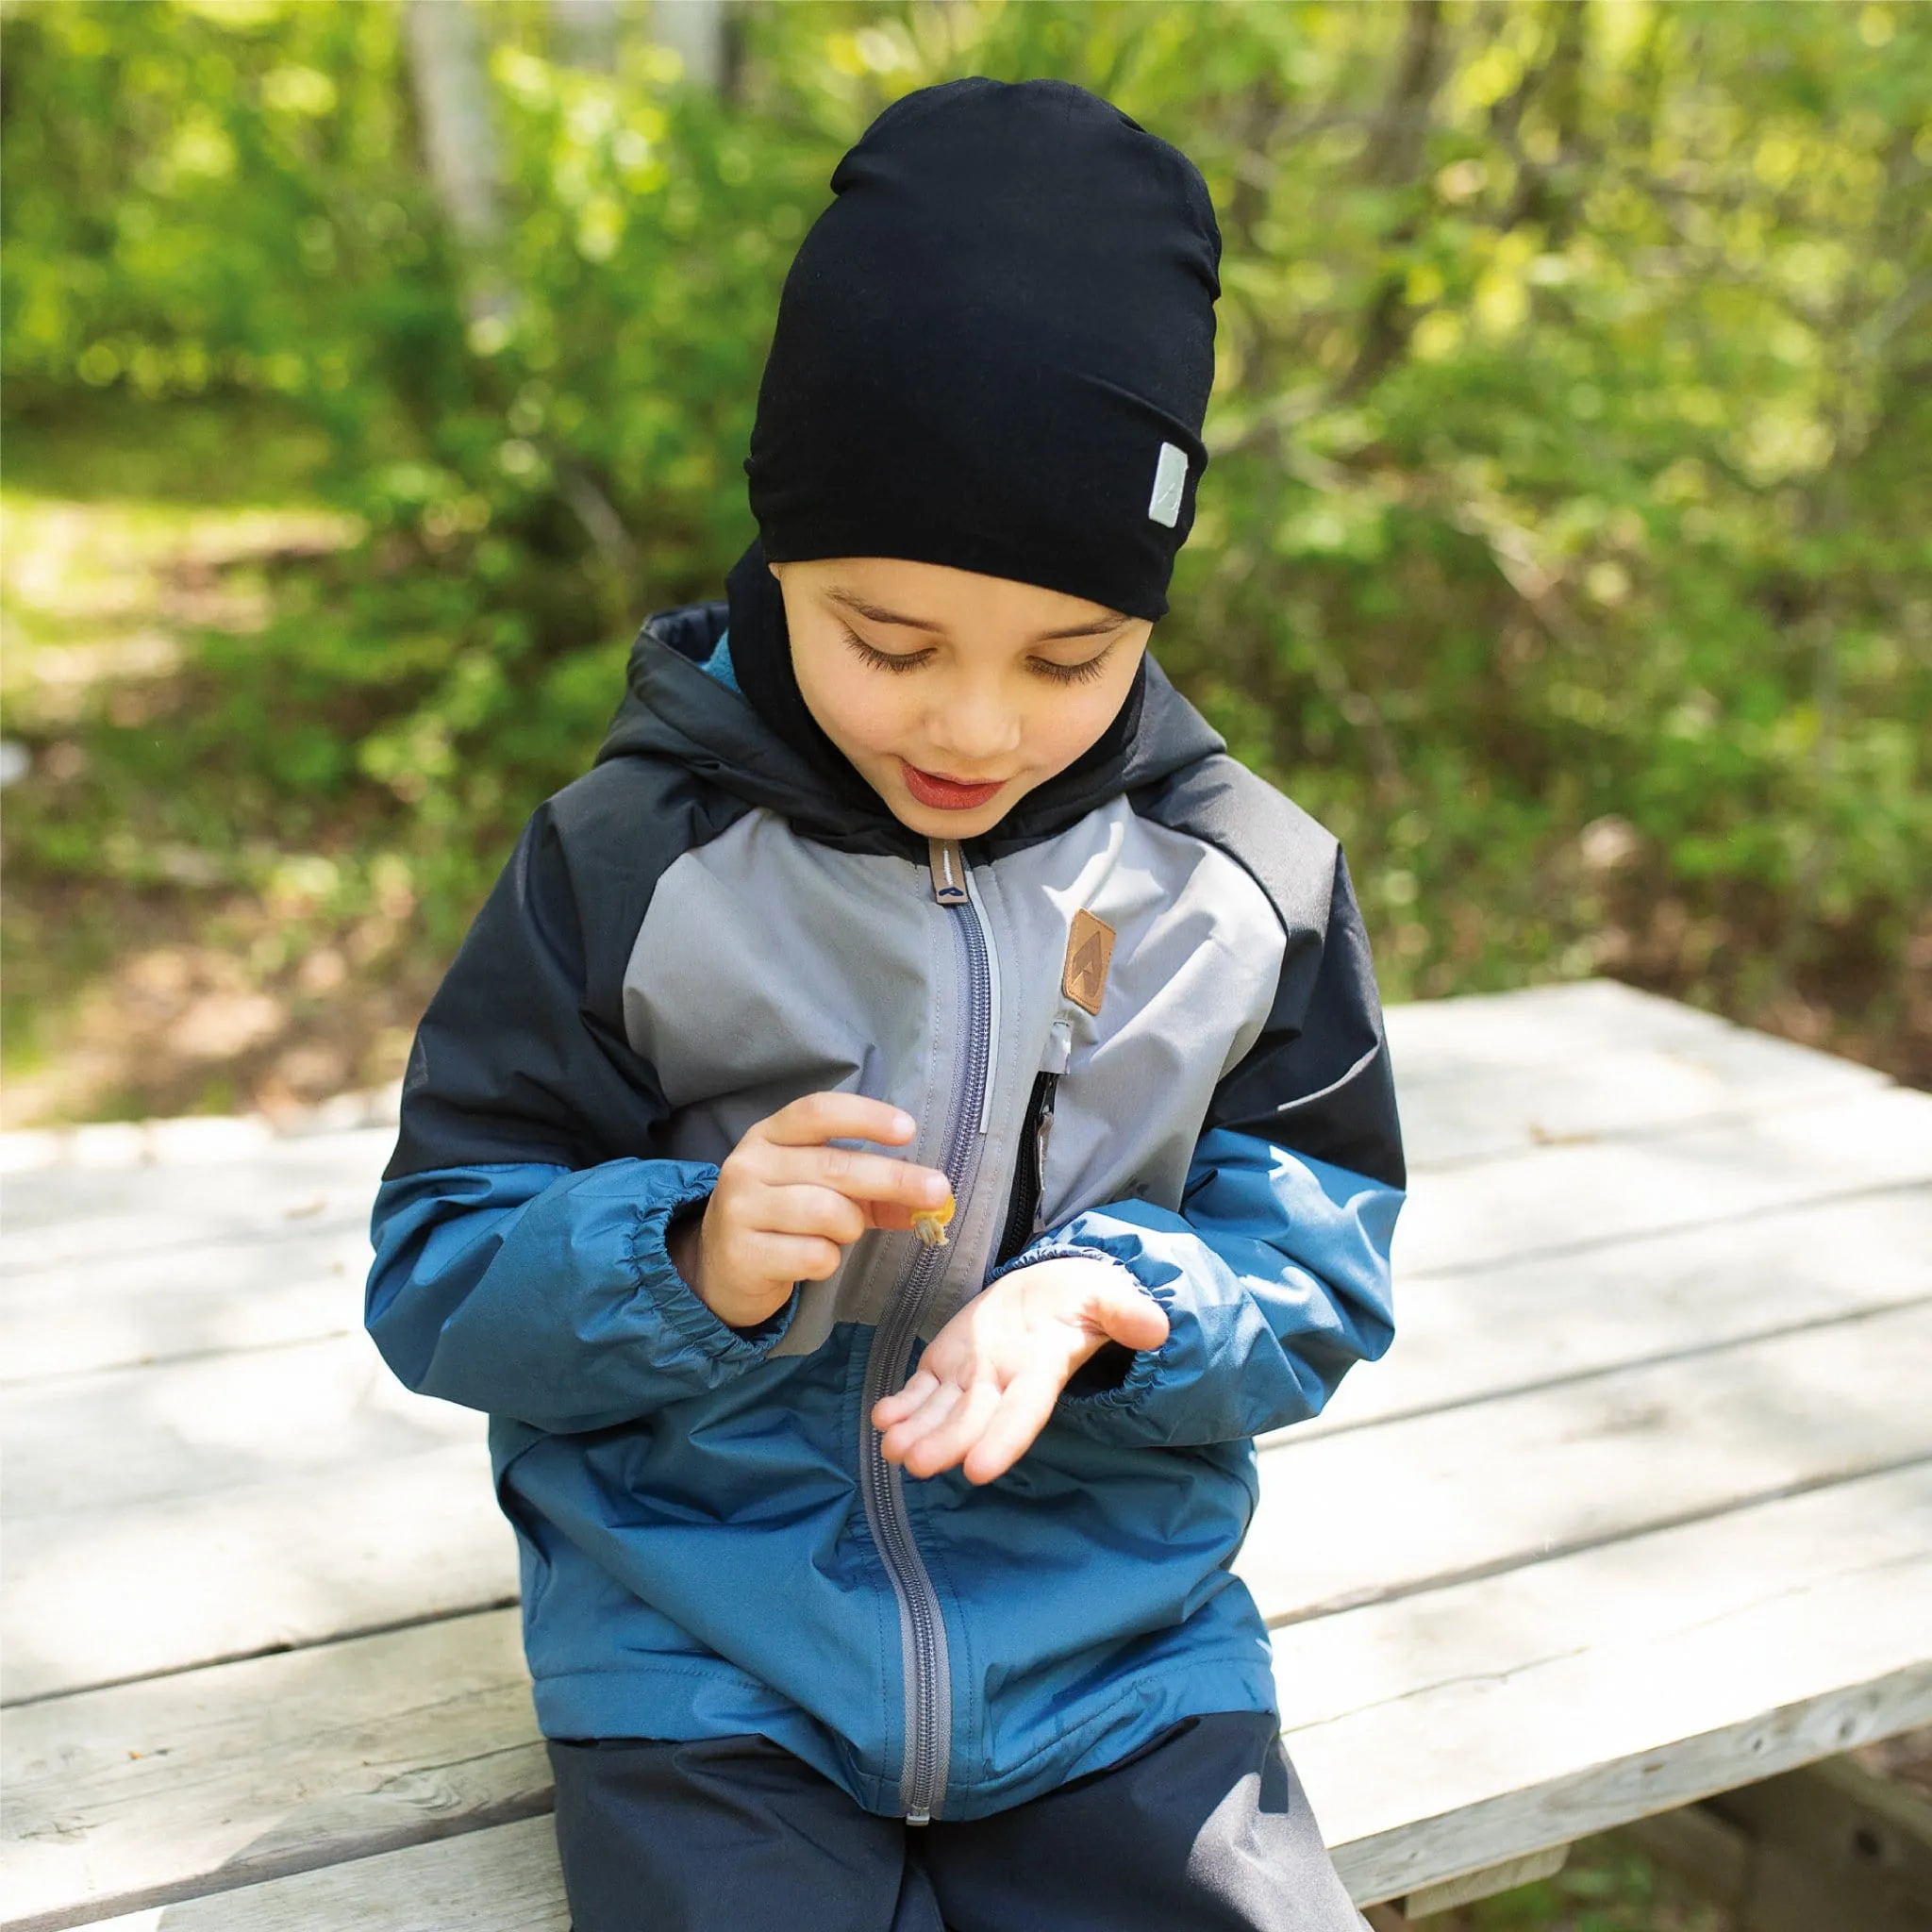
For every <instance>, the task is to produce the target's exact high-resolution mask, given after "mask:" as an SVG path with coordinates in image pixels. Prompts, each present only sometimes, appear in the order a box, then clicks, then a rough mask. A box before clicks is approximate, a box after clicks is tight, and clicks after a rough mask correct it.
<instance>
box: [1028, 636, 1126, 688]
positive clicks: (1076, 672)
mask: <svg viewBox="0 0 1932 1932" xmlns="http://www.w3.org/2000/svg"><path fill="white" fill-rule="evenodd" d="M1112 655H1113V646H1112V645H1111V644H1109V645H1108V647H1107V649H1106V650H1104V651H1102V652H1101V653H1100V654H1099V656H1098V657H1094V658H1085V659H1083V660H1082V661H1081V662H1080V663H1078V664H1056V663H1055V662H1054V661H1053V660H1052V659H1051V658H1027V660H1026V662H1027V665H1028V666H1029V668H1030V669H1032V670H1034V671H1036V672H1038V673H1039V675H1041V677H1044V678H1046V679H1048V680H1049V681H1050V682H1052V683H1054V684H1091V682H1092V681H1093V680H1094V679H1095V678H1096V677H1098V676H1099V675H1100V674H1101V672H1102V671H1103V670H1105V669H1106V667H1107V660H1108V658H1110V657H1111V656H1112Z"/></svg>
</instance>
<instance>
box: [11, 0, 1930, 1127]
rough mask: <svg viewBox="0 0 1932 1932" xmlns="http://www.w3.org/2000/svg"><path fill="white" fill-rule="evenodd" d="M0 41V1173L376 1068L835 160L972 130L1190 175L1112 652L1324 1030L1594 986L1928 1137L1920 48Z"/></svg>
mask: <svg viewBox="0 0 1932 1932" xmlns="http://www.w3.org/2000/svg"><path fill="white" fill-rule="evenodd" d="M700 13H701V14H702V15H703V21H699V20H698V19H697V16H698V15H699V14H700ZM713 18H716V19H718V20H720V21H722V38H721V39H719V40H718V41H717V42H716V45H715V47H714V49H713V50H712V55H711V56H710V57H707V56H706V54H705V52H704V49H703V47H702V45H696V47H695V51H694V44H695V43H694V42H693V41H692V36H691V28H692V27H693V25H703V24H704V23H705V22H708V21H710V20H711V19H713ZM0 35H4V101H0V112H4V153H0V165H4V170H5V177H6V181H7V194H6V198H5V203H4V208H0V217H4V246H5V252H6V277H5V282H4V285H0V328H4V334H0V356H4V368H5V376H6V386H5V393H4V404H5V415H6V438H7V440H6V446H5V453H6V509H7V515H8V525H9V526H10V527H9V535H8V544H7V551H8V561H7V564H6V568H5V583H4V591H5V597H6V609H5V614H6V620H7V625H8V653H7V670H6V674H5V675H6V686H5V696H6V699H7V703H8V724H7V732H8V742H9V751H8V774H9V776H10V778H11V782H10V784H9V786H8V792H7V806H8V810H7V814H6V841H7V849H6V857H7V866H8V911H7V926H6V944H7V949H8V950H7V962H6V963H7V1005H8V1022H9V1024H8V1066H9V1072H10V1074H11V1076H12V1077H11V1079H10V1080H9V1100H8V1115H9V1118H10V1119H12V1120H15V1121H18V1120H23V1119H29V1118H37V1117H38V1118H53V1117H59V1116H62V1115H71V1114H74V1113H76V1112H82V1113H89V1112H92V1113H99V1112H116V1111H120V1112H150V1111H156V1110H178V1109H182V1108H203V1107H213V1108H221V1107H230V1106H237V1105H246V1104H258V1105H270V1106H273V1105H275V1104H277V1103H279V1102H283V1101H289V1100H299V1099H303V1098H308V1097H313V1096H314V1095H316V1094H318V1093H320V1092H323V1091H329V1090H331V1089H333V1088H335V1087H339V1086H342V1085H348V1084H357V1083H367V1082H372V1081H375V1080H378V1079H382V1078H386V1077H389V1076H390V1075H391V1074H393V1073H394V1072H395V1071H396V1069H397V1068H398V1066H399V1064H400V1058H401V1055H402V1052H403V1050H404V1048H405V1046H406V1044H407V1039H408V1030H409V1027H410V1025H411V1024H412V1023H413V1019H414V1016H415V1013H416V1012H417V1010H419V1009H420V1005H421V1001H422V1000H423V998H424V997H425V996H426V993H427V991H429V989H430V988H431V987H432V986H433V985H434V982H435V978H436V976H437V974H438V972H439V971H440V969H441V963H442V962H443V960H444V959H446V958H447V956H448V954H449V952H450V951H451V950H452V949H453V947H454V945H455V943H456V941H458V938H459V937H460V935H461V932H462V930H463V928H464V926H465V924H466V923H467V921H468V918H469V916H470V914H471V913H472V911H473V910H474V908H475V905H476V903H477V902H478V900H479V899H480V897H481V895H482V893H483V892H484V891H485V890H486V889H487V887H488V884H489V881H490V879H491V877H492V876H493V874H494V872H495V870H496V868H497V867H498V866H499V864H500V863H501V861H502V859H503V857H504V856H505V853H506V851H507V849H508V844H509V842H510V841H511V840H512V839H513V837H514V835H515V832H516V829H517V827H518V825H519V824H521V822H522V820H523V819H524V817H525V815H526V813H527V812H528V811H529V810H530V808H532V806H533V805H534V804H535V803H536V802H537V801H538V800H539V799H540V798H541V797H542V796H543V795H544V794H545V793H546V792H548V791H551V790H553V789H554V788H556V787H557V786H558V785H559V784H561V783H563V782H565V781H566V780H567V779H569V778H570V777H572V776H573V775H575V774H576V773H577V772H579V771H580V770H582V769H583V767H584V766H585V764H586V763H587V761H588V760H589V758H590V757H591V754H592V753H593V751H594V750H595V747H596V744H597V742H598V740H599V737H600V735H601V731H602V728H603V726H604V724H605V722H606V720H607V719H608V715H609V713H610V711H611V709H612V708H613V707H614V705H615V703H616V700H617V697H618V695H619V692H620V688H621V680H622V669H623V662H624V657H625V649H626V645H627V642H628V639H629V637H630V635H631V633H632V631H633V630H634V629H635V627H636V625H637V624H638V622H639V621H640V620H641V618H642V617H643V616H644V615H645V614H647V613H648V612H650V611H651V610H654V609H658V608H664V607H666V606H669V605H672V604H675V603H678V602H682V601H687V600H691V599H695V598H701V597H709V596H719V595H722V594H723V591H722V579H723V574H724V570H725V569H726V567H727V566H728V565H729V563H730V562H731V561H732V559H733V558H735V557H736V555H737V554H738V552H739V550H740V549H741V547H742V545H743V543H744V542H745V541H748V539H749V537H750V536H751V534H752V525H751V523H750V518H749V515H748V512H747V510H746V508H745V502H744V482H743V475H742V472H741V458H742V456H743V453H744V449H745V446H746V441H747V438H748V435H749V429H750V424H751V417H752V411H753V406H754V402H755V398H756V391H757V384H758V373H759V369H760V367H761V364H762V358H763V353H764V348H765V344H766V341H767V340H768V336H769V331H770V327H771V323H772V319H773V316H774V311H775V305H776V299H777V293H778V289H779V285H780V283H781V281H782V278H783V275H784V272H785V269H786V267H787V266H788V264H789V262H790V260H791V254H792V251H793V249H794V248H795V246H796V244H797V242H798V240H799V239H800V237H801V236H802V235H803V234H804V232H805V230H806V228H807V226H808V225H809V224H810V222H811V221H812V220H813V219H814V217H815V216H816V214H817V213H818V211H819V209H820V208H822V207H823V206H824V203H825V201H826V199H827V198H828V189H827V185H826V184H827V181H828V177H829V175H830V173H831V170H832V167H833V164H834V163H835V161H836V160H837V158H838V157H839V155H840V154H841V152H842V151H843V150H844V148H845V147H846V146H848V145H849V144H850V143H851V142H853V141H854V140H855V139H856V138H857V137H858V134H859V133H860V132H861V131H862V130H863V128H864V127H865V125H866V124H867V123H868V122H869V121H870V120H871V118H872V117H873V116H874V114H875V113H876V112H877V111H878V110H879V109H880V108H883V107H884V106H885V105H886V104H887V103H888V102H889V101H891V99H893V98H895V97H896V96H898V95H899V94H901V93H903V92H907V91H909V90H910V89H913V88H916V87H921V86H924V85H926V84H928V83H930V82H933V81H936V80H942V79H946V78H950V77H952V76H955V75H963V74H974V73H980V74H990V75H996V76H999V77H1002V78H1008V79H1017V78H1024V77H1028V76H1036V75H1058V76H1061V77H1065V78H1068V79H1071V80H1075V81H1078V82H1080V83H1081V84H1083V85H1085V86H1087V87H1090V88H1092V89H1094V90H1095V91H1097V92H1101V93H1103V94H1104V95H1106V96H1107V97H1108V98H1109V99H1111V100H1113V101H1115V102H1116V103H1118V104H1119V105H1120V106H1121V107H1122V108H1124V109H1125V110H1126V111H1127V112H1128V113H1130V114H1131V115H1133V116H1134V117H1135V118H1136V119H1137V120H1139V121H1141V123H1142V124H1143V125H1146V126H1147V127H1149V128H1151V129H1152V130H1154V131H1155V132H1157V133H1158V134H1161V135H1163V136H1164V137H1166V138H1167V139H1169V140H1171V141H1173V142H1175V143H1176V144H1178V145H1179V146H1181V147H1182V148H1184V149H1185V150H1186V151H1187V152H1188V153H1189V154H1190V155H1191V156H1192V157H1193V158H1194V159H1195V160H1196V161H1197V162H1198V163H1199V165H1200V166H1201V168H1202V169H1203V171H1204V173H1205V174H1206V175H1207V176H1208V182H1209V185H1210V187H1211V189H1212V191H1213V193H1214V197H1215V202H1216V206H1217V208H1219V210H1220V213H1221V220H1222V226H1223V231H1224V241H1225V257H1224V268H1223V275H1224V290H1225V292H1224V299H1223V302H1222V305H1221V332H1220V339H1219V340H1220V369H1219V375H1218V377H1217V383H1216V389H1215V394H1214V401H1213V405H1212V408H1211V411H1210V416H1209V424H1208V440H1209V446H1210V449H1211V450H1212V451H1213V453H1214V454H1213V461H1212V465H1211V467H1210V469H1209V471H1208V477H1207V479H1206V483H1205V485H1204V488H1203V491H1202V494H1201V509H1200V515H1199V520H1198V522H1197V525H1196V526H1195V530H1194V533H1193V536H1192V539H1191V542H1190V544H1189V546H1188V548H1187V549H1186V550H1185V551H1184V552H1183V553H1182V557H1181V560H1180V565H1179V569H1178V572H1177V575H1176V582H1175V585H1174V593H1173V605H1174V614H1173V615H1172V616H1171V617H1170V618H1169V619H1168V620H1166V621H1164V622H1163V623H1162V625H1160V626H1159V628H1158V633H1157V638H1156V647H1157V649H1158V652H1159V655H1160V656H1161V658H1162V660H1163V662H1164V663H1165V664H1166V665H1167V667H1168V668H1169V670H1170V671H1171V672H1172V673H1173V674H1174V675H1175V676H1176V678H1177V679H1178V681H1179V682H1180V683H1181V684H1182V685H1183V687H1184V688H1185V689H1186V690H1188V691H1189V692H1190V693H1191V695H1192V696H1193V697H1194V698H1195V700H1196V701H1197V702H1198V703H1199V704H1200V705H1201V706H1202V707H1203V708H1204V709H1205V710H1206V711H1207V712H1208V716H1209V717H1210V718H1211V719H1212V720H1213V721H1214V723H1215V724H1217V725H1218V726H1219V727H1220V728H1221V729H1222V730H1223V731H1224V732H1225V733H1226V734H1227V736H1228V738H1229V740H1230V742H1231V744H1232V746H1233V748H1234V749H1235V750H1236V751H1237V753H1238V754H1240V755H1241V757H1243V758H1246V759H1248V760H1249V761H1250V762H1252V763H1254V764H1255V765H1256V766H1257V767H1258V768H1259V769H1261V770H1263V771H1265V772H1266V773H1268V774H1270V775H1271V776H1273V777H1274V778H1275V779H1276V780H1277V781H1278V782H1280V783H1281V784H1283V785H1284V786H1285V787H1286V788H1287V789H1288V790H1289V791H1291V792H1292V793H1293V795H1294V796H1296V797H1297V798H1298V799H1299V800H1300V801H1301V802H1302V803H1303V804H1305V805H1306V806H1307V808H1309V809H1310V810H1312V811H1313V812H1315V813H1316V814H1317V815H1318V816H1320V817H1322V818H1324V820H1326V821H1327V823H1328V824H1331V825H1332V826H1333V827H1334V828H1335V829H1336V830H1337V831H1338V832H1339V833H1340V834H1341V836H1342V838H1343V839H1344V840H1345V841H1346V842H1347V844H1348V847H1349V851H1350V855H1351V861H1352V864H1353V866H1354V869H1355V871H1356V874H1357V880H1358V882H1359V884H1360V886H1361V889H1362V892H1363V897H1364V902H1365V905H1366V907H1367V908H1368V911H1369V914H1370V917H1371V920H1372V924H1373V928H1374V940H1375V944H1376V949H1377V959H1378V964H1379V967H1380V970H1381V973H1382V976H1383V982H1384V990H1385V994H1386V995H1387V996H1388V997H1390V998H1403V997H1407V996H1412V995H1428V994H1440V993H1448V992H1457V991H1474V990H1480V989H1490V988H1501V987H1506V986H1509V985H1514V984H1521V983H1524V982H1525V981H1531V980H1537V979H1547V978H1557V977H1573V976H1578V975H1582V974H1590V973H1598V972H1607V973H1611V974H1618V975H1620V976H1623V977H1625V978H1629V979H1632V980H1634V981H1636V982H1638V983H1640V984H1643V985H1647V986H1652V987H1655V988H1657V989H1660V990H1663V991H1670V992H1672V993H1674V994H1677V995H1679V996H1683V997H1688V998H1691V999H1693V1000H1696V1001H1698V1002H1700V1003H1703V1004H1707V1005H1712V1006H1715V1007H1718V1008H1722V1009H1724V1010H1725V1011H1727V1012H1730V1013H1732V1014H1733V1015H1735V1016H1736V1017H1738V1018H1740V1019H1743V1020H1746V1021H1749V1022H1752V1023H1755V1024H1763V1025H1769V1026H1772V1027H1774V1028H1776V1029H1778V1030H1781V1031H1784V1032H1786V1033H1789V1034H1791V1035H1793V1036H1795V1037H1799V1038H1803V1039H1807V1040H1812V1041H1818V1042H1820V1043H1824V1044H1828V1045H1831V1046H1834V1047H1836V1048H1838V1049H1839V1050H1842V1051H1848V1052H1851V1053H1854V1054H1857V1055H1861V1056H1863V1057H1866V1058H1872V1059H1874V1060H1875V1061H1877V1062H1879V1063H1880V1064H1883V1065H1886V1066H1888V1067H1890V1068H1891V1069H1892V1070H1893V1071H1896V1072H1899V1073H1901V1074H1906V1075H1907V1076H1908V1077H1915V1078H1917V1079H1919V1080H1921V1081H1924V1080H1927V1079H1932V991H1928V980H1932V910H1928V908H1932V892H1928V890H1927V888H1928V883H1932V867H1928V856H1927V855H1928V851H1932V788H1928V786H1927V783H1926V772H1925V764H1926V758H1927V748H1928V744H1932V569H1928V564H1932V534H1928V533H1932V465H1928V462H1927V459H1926V451H1927V448H1928V447H1932V239H1928V230H1932V220H1928V215H1932V8H1924V7H1919V6H1907V5H1898V6H1881V5H1866V6H1857V5H1854V6H1840V5H1812V4H1806V0H1786V4H1780V5H1776V6H1758V5H1731V4H1714V5H1707V4H1702V0H1680V4H1676V5H1671V6H1655V5H1648V4H1643V0H1590V4H1587V5H1571V4H1567V0H1507V4H1504V0H1470V4H1442V5H1438V4H1435V0H1407V4H1405V5H1402V6H1395V5H1389V6H1358V5H1317V4H1292V0H1258V4H1249V0H1217V4H1214V5H1190V4H1182V5H1171V6H1170V5H1159V4H1138V0H1128V4H1114V0H1081V4H1074V5H1061V4H1057V0H1027V4H1005V5H1002V4H999V0H909V4H902V5H893V6H878V5H865V4H843V0H841V4H813V0H800V4H791V5H743V6H740V7H737V8H731V9H729V10H728V11H720V10H719V9H715V8H703V9H697V8H693V9H691V14H690V15H689V16H687V17H682V18H680V17H678V16H677V14H676V11H675V7H673V6H672V5H671V4H670V0H666V5H664V6H660V7H659V8H658V9H656V11H655V12H654V11H653V10H651V9H648V8H642V7H627V6H625V5H617V6H614V7H611V6H600V5H597V4H595V0H575V4H557V5H545V4H541V0H503V4H487V5H482V4H479V5H475V6H473V7H469V8H463V7H459V6H456V5H453V4H441V0H415V4H413V5H375V4H367V0H302V4H278V0H140V4H132V5H129V4H119V0H58V4H56V0H25V4H22V0H13V4H10V5H8V6H6V7H5V8H4V9H0ZM680 45H681V46H682V48H683V54H682V58H680V53H679V50H678V49H679V46H680ZM439 143H440V144H439Z"/></svg>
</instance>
